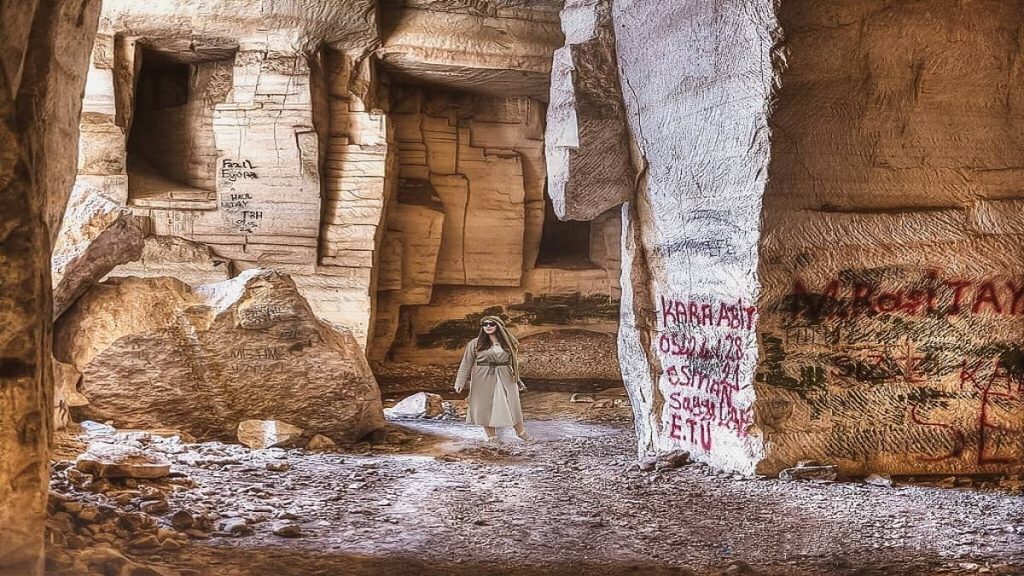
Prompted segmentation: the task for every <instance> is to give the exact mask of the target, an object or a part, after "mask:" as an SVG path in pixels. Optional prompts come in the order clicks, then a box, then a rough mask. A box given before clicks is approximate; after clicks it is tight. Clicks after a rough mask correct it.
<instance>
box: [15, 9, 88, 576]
mask: <svg viewBox="0 0 1024 576" xmlns="http://www.w3.org/2000/svg"><path fill="white" fill-rule="evenodd" d="M98 18H99V1H98V0H68V1H57V0H0V67H2V73H0V575H4V576H7V575H12V576H13V575H18V576H26V575H28V576H31V575H35V574H41V573H42V567H43V565H42V563H43V522H44V515H45V512H46V499H47V494H48V477H49V466H48V464H47V445H48V442H49V437H50V429H51V427H52V424H53V422H52V420H53V408H52V404H53V374H52V368H51V359H50V348H51V343H50V318H51V313H50V310H51V293H50V244H51V242H52V240H53V236H54V235H56V232H57V229H58V228H59V225H60V216H61V214H62V213H63V207H64V203H65V202H66V201H67V195H68V193H69V192H70V190H71V184H72V182H73V180H74V174H75V165H76V163H77V160H76V156H77V138H78V115H79V113H80V110H81V97H82V88H83V86H84V83H85V72H86V67H87V58H88V56H89V49H90V46H91V42H92V37H93V35H94V34H95V30H96V24H97V21H98Z"/></svg>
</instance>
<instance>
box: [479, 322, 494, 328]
mask: <svg viewBox="0 0 1024 576" xmlns="http://www.w3.org/2000/svg"><path fill="white" fill-rule="evenodd" d="M480 325H481V326H483V327H484V328H493V327H495V326H497V324H496V323H494V322H490V321H488V322H481V323H480Z"/></svg>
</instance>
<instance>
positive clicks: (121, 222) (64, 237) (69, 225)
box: [51, 185, 143, 317]
mask: <svg viewBox="0 0 1024 576" xmlns="http://www.w3.org/2000/svg"><path fill="white" fill-rule="evenodd" d="M142 249H143V233H142V229H141V227H140V225H139V222H138V221H137V220H135V219H134V218H133V217H132V215H131V211H129V210H126V209H123V208H121V207H120V206H119V205H118V204H116V203H115V202H112V201H111V200H109V199H108V198H106V197H105V196H103V195H102V194H101V193H100V192H99V190H97V189H95V188H92V187H90V186H87V185H77V186H75V189H74V191H73V193H72V196H71V199H70V202H69V204H68V211H67V214H65V216H64V222H63V224H62V226H61V232H60V234H59V235H58V237H57V244H56V245H55V246H54V249H53V256H52V271H51V275H52V279H53V313H54V316H55V317H56V316H59V315H60V314H62V313H63V312H64V310H66V309H67V307H68V306H70V305H71V303H72V302H74V301H75V299H76V298H78V297H79V296H81V295H82V294H83V293H85V291H86V290H88V289H89V286H90V285H91V284H92V283H93V282H96V281H98V280H100V279H101V278H103V277H104V276H105V275H106V274H107V273H108V272H110V271H111V270H112V269H113V268H114V267H115V266H117V265H119V264H123V263H125V262H131V261H133V260H137V259H138V258H139V257H140V256H141V255H142Z"/></svg>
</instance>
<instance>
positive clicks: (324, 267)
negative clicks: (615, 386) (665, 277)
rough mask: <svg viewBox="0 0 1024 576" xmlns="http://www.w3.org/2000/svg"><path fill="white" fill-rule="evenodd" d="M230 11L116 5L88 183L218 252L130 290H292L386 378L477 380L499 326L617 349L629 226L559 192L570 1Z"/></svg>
mask: <svg viewBox="0 0 1024 576" xmlns="http://www.w3.org/2000/svg"><path fill="white" fill-rule="evenodd" d="M228 4H229V3H227V2H213V3H210V2H198V1H196V0H182V1H180V2H174V3H170V4H165V5H152V4H151V5H147V6H135V5H134V4H133V3H130V2H126V1H114V2H110V3H107V4H105V6H104V18H103V23H102V28H101V32H100V36H99V39H98V40H97V42H96V46H95V49H94V52H93V58H92V66H91V69H90V76H89V87H88V90H87V94H86V112H87V113H86V114H85V115H84V116H83V122H82V129H83V138H82V140H81V146H80V148H81V150H82V160H81V161H80V162H79V182H80V183H82V184H84V183H87V184H89V185H91V186H93V187H95V188H96V189H98V190H100V191H102V192H103V194H105V195H106V196H107V197H109V198H112V199H114V200H115V201H117V202H120V203H121V204H122V205H124V206H125V207H127V208H128V209H130V210H131V211H132V214H133V215H134V216H135V217H136V218H138V219H140V220H141V221H142V222H144V223H145V225H146V232H147V233H148V234H150V235H151V237H150V238H157V237H159V238H165V239H166V238H174V237H178V238H182V239H185V240H186V241H188V242H193V243H198V244H200V245H205V247H206V248H205V250H208V253H209V255H206V254H205V253H204V250H203V248H202V247H199V246H196V248H195V252H194V253H195V255H196V256H197V257H199V258H201V259H202V260H203V262H204V264H202V265H201V266H193V265H189V263H188V262H186V261H185V260H186V259H187V255H186V254H185V252H184V251H182V250H179V249H177V248H172V247H170V246H165V244H166V242H168V241H169V240H161V241H160V242H162V243H163V244H157V243H156V242H154V241H153V240H151V239H147V242H146V247H147V248H146V252H145V254H144V256H143V258H142V261H141V262H139V263H132V264H128V265H124V266H120V267H119V268H118V269H116V270H115V271H113V272H112V273H111V276H112V277H115V276H128V275H136V274H137V275H140V276H153V275H154V273H153V272H154V271H156V272H159V273H160V274H166V275H169V276H174V277H177V278H180V279H183V280H184V281H186V282H188V283H195V282H198V281H201V280H203V279H204V278H203V274H206V273H207V272H210V271H213V272H217V273H220V272H221V271H222V270H223V271H224V272H225V273H227V274H237V273H238V272H239V271H242V270H246V269H250V268H254V267H265V268H273V269H276V270H280V271H284V272H287V273H288V274H289V275H291V277H292V278H293V279H294V281H295V283H296V285H297V286H298V288H299V290H300V291H301V292H302V294H303V295H304V296H306V298H307V299H308V300H309V303H310V305H311V306H312V308H313V310H314V311H315V312H316V313H317V315H318V316H320V317H321V318H323V319H325V320H328V321H330V322H333V323H337V324H341V325H344V326H346V327H348V328H350V329H351V330H352V332H353V334H354V335H355V337H356V338H357V340H358V341H359V342H360V344H361V345H363V346H364V347H365V350H366V353H367V355H368V356H369V357H371V358H373V359H375V360H400V361H410V362H413V363H419V364H429V363H437V362H451V361H457V360H458V357H459V355H460V350H461V348H462V347H463V346H464V345H465V342H466V341H468V340H469V339H470V338H472V337H473V336H475V335H476V330H477V329H478V327H477V326H476V323H477V319H478V318H479V317H480V316H482V315H484V314H485V313H499V314H503V315H504V316H505V317H507V318H508V319H509V321H510V323H511V324H513V326H512V328H513V330H514V331H516V333H518V334H520V335H524V336H525V335H529V334H535V333H542V332H549V331H560V330H579V329H582V330H586V331H590V332H596V333H599V334H605V335H609V334H614V333H615V330H616V317H617V308H616V307H617V299H618V276H619V270H618V259H619V256H618V254H619V247H618V244H619V238H618V234H619V231H618V229H619V221H618V218H619V216H618V211H617V210H616V209H614V205H613V204H612V205H609V206H608V207H607V208H613V209H612V210H608V209H607V208H606V209H591V210H590V211H589V212H588V214H587V218H588V219H593V220H594V221H593V222H590V223H578V224H562V223H560V222H558V220H557V218H556V216H555V212H554V210H553V209H552V204H551V202H550V201H546V199H545V194H544V189H545V181H546V178H547V172H546V170H545V165H544V147H545V141H544V121H545V115H546V108H547V105H546V100H547V99H548V78H549V75H550V72H551V57H552V53H553V52H554V50H555V49H556V48H558V47H559V46H561V45H562V43H563V36H562V32H561V26H560V22H559V10H560V9H561V8H562V3H561V2H557V1H542V2H519V1H493V2H491V1H475V0H474V1H469V2H466V1H461V0H460V1H452V2H437V1H429V2H423V1H419V0H394V1H386V2H380V3H376V2H369V1H358V0H353V1H350V2H336V3H327V4H325V3H321V2H312V1H300V2H289V3H266V2H256V1H252V2H248V3H246V2H242V3H241V4H243V5H245V7H242V8H240V7H239V3H238V2H232V3H230V4H231V9H230V10H228ZM246 7H247V8H246ZM222 12H223V13H224V14H223V15H222V14H221V13H222ZM606 12H607V11H606ZM606 20H607V18H606ZM605 28H607V27H605ZM268 30H269V31H270V32H268ZM601 46H602V48H603V50H604V52H603V54H604V55H605V58H604V61H605V62H607V61H609V58H608V54H610V52H609V49H610V46H611V42H610V37H609V36H608V34H607V32H606V33H604V35H603V37H602V44H601ZM610 83H611V84H612V85H614V84H615V82H614V80H612V81H611V82H610ZM604 84H605V85H607V84H609V82H605V83H604ZM619 111H620V112H621V105H620V107H619ZM615 126H616V127H617V128H618V130H619V131H620V133H624V132H625V125H624V124H623V123H622V122H619V123H617V124H615ZM619 141H620V144H621V142H622V141H624V140H623V139H622V138H619ZM620 160H621V159H620ZM620 164H621V162H620ZM190 250H191V249H190ZM183 257H185V258H184V259H183ZM205 262H212V263H216V262H224V266H223V267H222V268H220V267H218V268H217V269H216V270H210V268H211V267H210V265H207V264H205ZM578 301H583V302H585V303H586V304H585V305H584V306H583V307H582V308H581V312H579V313H577V312H573V313H571V314H570V313H568V312H567V308H566V307H567V306H572V305H573V304H572V303H573V302H578ZM522 307H525V308H523V309H522V310H520V308H522ZM537 308H540V309H543V310H541V311H540V312H538V311H537V310H536V309H537ZM549 308H550V310H549ZM579 333H580V332H572V334H579ZM595 354H597V352H595ZM594 359H595V360H598V358H597V357H596V356H595V358H594ZM549 365H550V364H549ZM605 372H606V371H605ZM533 377H536V378H544V377H545V375H544V374H543V373H536V374H534V375H533Z"/></svg>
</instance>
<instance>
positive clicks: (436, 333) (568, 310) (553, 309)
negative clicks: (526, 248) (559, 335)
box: [416, 293, 619, 350]
mask: <svg viewBox="0 0 1024 576" xmlns="http://www.w3.org/2000/svg"><path fill="white" fill-rule="evenodd" d="M484 316H497V317H499V318H501V319H502V320H504V321H505V323H506V324H507V325H508V326H509V327H514V326H517V325H523V324H529V325H531V326H539V325H557V326H567V325H572V324H574V323H577V322H581V321H584V320H591V319H596V320H611V321H617V320H618V319H619V301H618V300H614V299H612V298H611V297H609V296H603V295H593V296H582V295H580V294H578V293H575V294H566V295H543V296H533V295H532V294H526V301H525V302H523V303H522V304H513V305H511V306H509V307H508V308H507V309H506V308H503V307H501V306H492V307H490V308H486V309H484V310H482V311H480V312H474V313H472V314H467V315H466V316H464V317H462V318H458V319H454V320H447V321H445V322H442V323H440V324H438V325H437V326H434V327H433V328H431V329H430V330H428V331H427V332H424V333H423V334H418V335H417V336H416V345H417V346H418V347H420V348H438V347H441V348H445V349H447V350H456V349H459V348H462V347H463V346H465V345H466V342H468V341H470V340H471V339H473V338H476V336H477V335H478V334H479V333H480V319H481V318H483V317H484Z"/></svg>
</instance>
